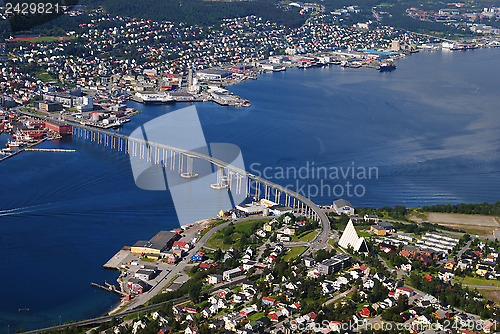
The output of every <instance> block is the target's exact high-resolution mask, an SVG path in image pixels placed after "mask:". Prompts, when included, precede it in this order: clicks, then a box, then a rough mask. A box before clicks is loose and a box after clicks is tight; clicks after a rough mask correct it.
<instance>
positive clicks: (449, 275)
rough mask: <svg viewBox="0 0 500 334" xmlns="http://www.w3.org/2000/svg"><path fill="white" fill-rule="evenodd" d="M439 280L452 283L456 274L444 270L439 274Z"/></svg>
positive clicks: (449, 270)
mask: <svg viewBox="0 0 500 334" xmlns="http://www.w3.org/2000/svg"><path fill="white" fill-rule="evenodd" d="M438 278H439V279H440V280H442V281H452V280H453V279H454V278H455V273H454V272H453V270H451V269H446V268H442V269H441V270H439V272H438Z"/></svg>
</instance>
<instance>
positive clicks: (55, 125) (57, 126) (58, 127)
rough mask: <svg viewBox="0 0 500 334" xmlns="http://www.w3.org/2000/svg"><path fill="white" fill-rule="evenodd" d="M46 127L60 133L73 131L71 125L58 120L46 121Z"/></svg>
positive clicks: (65, 133)
mask: <svg viewBox="0 0 500 334" xmlns="http://www.w3.org/2000/svg"><path fill="white" fill-rule="evenodd" d="M45 127H46V128H47V129H49V130H50V131H54V132H57V133H59V134H60V135H71V134H72V133H73V131H72V129H71V125H67V124H63V123H60V122H56V121H50V122H45Z"/></svg>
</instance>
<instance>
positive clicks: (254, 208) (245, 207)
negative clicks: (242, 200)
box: [236, 203, 265, 215]
mask: <svg viewBox="0 0 500 334" xmlns="http://www.w3.org/2000/svg"><path fill="white" fill-rule="evenodd" d="M264 208H265V207H264V206H263V205H260V204H258V203H251V204H240V205H236V209H238V210H240V211H243V212H245V213H246V214H248V215H254V214H258V213H262V212H263V211H264Z"/></svg>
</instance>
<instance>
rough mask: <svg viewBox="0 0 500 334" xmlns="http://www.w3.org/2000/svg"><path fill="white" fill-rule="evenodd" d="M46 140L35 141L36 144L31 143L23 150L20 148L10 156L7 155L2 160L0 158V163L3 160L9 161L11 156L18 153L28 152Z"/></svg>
mask: <svg viewBox="0 0 500 334" xmlns="http://www.w3.org/2000/svg"><path fill="white" fill-rule="evenodd" d="M47 139H48V138H44V139H42V140H39V141H37V142H36V143H33V144H31V145H28V146H27V147H25V148H22V149H20V150H18V151H16V152H13V153H10V154H8V155H6V156H4V157H3V158H0V162H2V161H4V160H7V159H9V158H12V157H13V156H16V155H18V154H19V153H21V152H24V151H28V150H29V149H30V148H33V147H35V146H36V145H38V144H41V143H43V142H44V141H46V140H47Z"/></svg>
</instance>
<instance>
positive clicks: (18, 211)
mask: <svg viewBox="0 0 500 334" xmlns="http://www.w3.org/2000/svg"><path fill="white" fill-rule="evenodd" d="M51 207H52V203H47V204H39V205H30V206H24V207H20V208H13V209H5V210H0V217H1V216H16V215H22V214H25V213H32V212H36V211H42V210H45V209H48V208H51Z"/></svg>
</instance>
